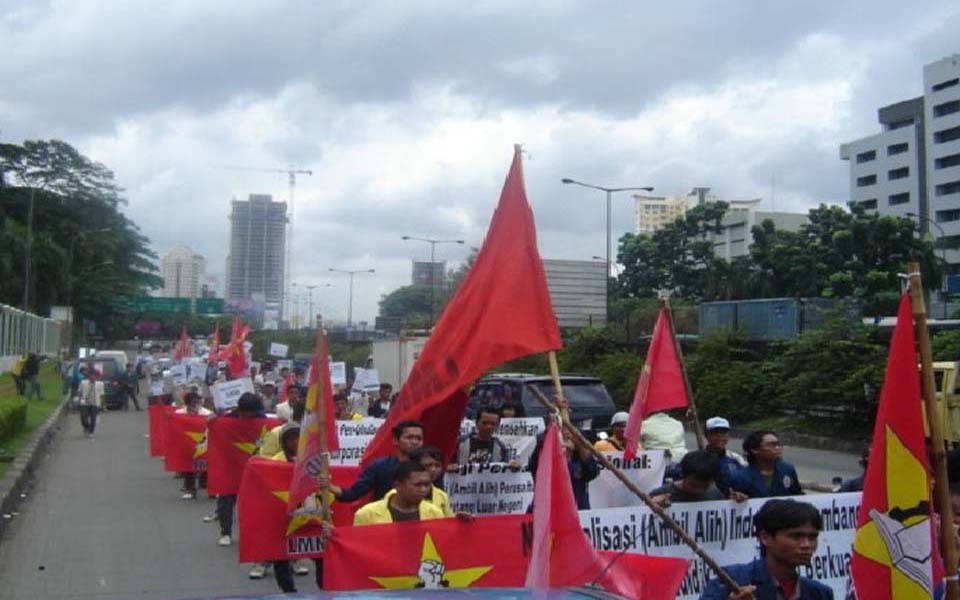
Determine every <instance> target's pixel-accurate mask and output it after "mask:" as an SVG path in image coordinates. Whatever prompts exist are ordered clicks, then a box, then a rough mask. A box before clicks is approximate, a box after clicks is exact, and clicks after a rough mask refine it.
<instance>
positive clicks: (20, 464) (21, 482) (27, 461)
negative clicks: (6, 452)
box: [0, 401, 67, 534]
mask: <svg viewBox="0 0 960 600" xmlns="http://www.w3.org/2000/svg"><path fill="white" fill-rule="evenodd" d="M66 407H67V403H66V401H64V402H61V403H60V406H58V407H57V408H56V410H54V411H53V414H51V415H50V416H49V417H48V418H47V420H46V422H45V423H44V424H43V425H41V426H40V427H38V428H37V429H36V431H34V432H33V434H31V435H30V439H29V440H28V441H27V445H26V446H24V448H23V449H22V450H21V451H20V453H19V454H18V455H17V457H16V458H15V459H14V460H13V463H11V467H10V469H9V470H8V471H7V473H6V475H4V476H3V479H0V512H2V513H3V514H5V515H6V514H10V513H12V512H14V511H15V510H16V508H17V505H18V504H19V503H20V500H21V498H20V494H21V493H22V492H23V490H24V489H25V488H26V487H27V483H28V482H29V481H30V479H31V477H32V476H33V473H34V471H35V470H36V467H37V463H39V462H40V458H41V454H42V452H43V450H45V449H46V448H47V446H48V445H49V444H50V440H51V439H52V438H53V434H54V433H55V432H56V430H57V428H58V427H59V425H60V421H61V420H62V419H63V416H64V415H65V414H66V413H67V410H66ZM10 521H11V519H3V518H0V534H2V533H3V531H4V530H5V529H6V528H7V526H8V525H9V523H10Z"/></svg>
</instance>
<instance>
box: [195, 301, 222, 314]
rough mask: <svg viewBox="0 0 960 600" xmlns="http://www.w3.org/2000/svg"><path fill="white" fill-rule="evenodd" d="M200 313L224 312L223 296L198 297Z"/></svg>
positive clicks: (198, 311)
mask: <svg viewBox="0 0 960 600" xmlns="http://www.w3.org/2000/svg"><path fill="white" fill-rule="evenodd" d="M195 312H196V313H197V314H198V315H221V314H223V298H197V309H196V311H195Z"/></svg>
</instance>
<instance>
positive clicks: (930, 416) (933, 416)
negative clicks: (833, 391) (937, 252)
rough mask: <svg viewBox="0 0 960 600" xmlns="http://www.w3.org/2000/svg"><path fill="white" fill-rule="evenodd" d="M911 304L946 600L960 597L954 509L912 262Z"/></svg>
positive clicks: (915, 267) (917, 278)
mask: <svg viewBox="0 0 960 600" xmlns="http://www.w3.org/2000/svg"><path fill="white" fill-rule="evenodd" d="M908 270H909V273H910V307H911V308H912V309H913V322H914V326H915V327H916V331H917V345H918V346H919V350H920V370H921V374H922V377H921V381H922V383H923V403H924V406H925V407H926V412H927V423H929V425H930V462H931V463H932V465H931V466H932V468H933V476H934V480H935V481H936V486H935V491H936V495H937V497H936V505H937V512H938V513H940V546H941V549H942V554H943V562H944V565H943V567H944V570H945V571H946V573H947V577H945V580H946V584H947V585H946V592H947V593H946V596H945V598H947V600H960V581H958V580H957V547H956V544H955V543H954V538H955V537H956V536H955V534H954V531H953V510H952V508H951V505H950V490H949V485H948V483H947V482H948V479H947V461H946V456H945V453H944V441H943V423H942V422H941V421H940V413H939V411H938V410H937V400H936V382H935V380H934V376H933V351H932V350H931V347H930V332H929V330H928V329H927V311H926V307H925V306H924V302H923V282H922V281H921V279H920V264H919V263H918V262H911V263H910V264H909V266H908Z"/></svg>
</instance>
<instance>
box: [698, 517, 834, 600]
mask: <svg viewBox="0 0 960 600" xmlns="http://www.w3.org/2000/svg"><path fill="white" fill-rule="evenodd" d="M753 527H754V532H755V535H756V536H757V540H758V541H759V542H760V558H757V559H756V560H754V561H752V562H749V563H745V564H738V565H731V566H728V567H724V568H725V570H726V571H727V573H729V574H730V576H731V577H732V578H733V579H734V580H735V581H736V582H737V584H739V585H740V586H741V588H740V589H741V592H740V593H739V594H737V593H734V592H731V591H729V590H727V589H726V587H725V586H724V584H723V582H721V581H720V580H719V579H717V578H714V579H711V580H710V581H709V582H708V583H707V588H706V589H705V590H704V592H703V594H701V595H700V600H752V599H754V598H757V599H760V600H767V599H769V600H776V599H784V600H833V590H831V589H830V588H828V587H827V586H825V585H824V584H822V583H820V582H818V581H814V580H812V579H808V578H806V577H801V576H800V575H799V574H798V573H797V568H798V567H802V566H807V565H809V564H810V560H811V558H812V557H813V554H814V553H815V552H816V551H817V539H818V537H819V535H820V531H821V530H822V529H823V521H822V519H821V517H820V511H818V510H817V509H816V507H814V506H813V505H812V504H808V503H806V502H797V501H796V500H789V499H785V500H780V499H773V500H768V501H767V502H766V503H765V504H764V505H763V507H761V508H760V510H759V511H757V514H756V515H755V516H754V518H753Z"/></svg>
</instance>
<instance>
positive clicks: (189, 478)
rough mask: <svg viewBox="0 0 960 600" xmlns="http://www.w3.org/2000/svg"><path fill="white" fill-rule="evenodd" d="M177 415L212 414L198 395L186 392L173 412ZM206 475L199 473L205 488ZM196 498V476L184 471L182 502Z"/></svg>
mask: <svg viewBox="0 0 960 600" xmlns="http://www.w3.org/2000/svg"><path fill="white" fill-rule="evenodd" d="M174 413H175V414H178V415H200V416H201V417H211V416H213V413H212V412H210V411H209V410H207V409H206V408H204V407H203V406H202V403H201V400H200V394H198V393H196V392H187V393H186V394H185V395H184V396H183V406H181V407H180V408H178V409H177V410H175V411H174ZM206 480H207V473H206V471H204V472H202V473H200V485H201V487H203V486H206V485H207V484H206ZM196 497H197V474H196V472H194V471H185V472H184V473H183V495H182V496H181V498H183V499H184V500H193V499H195V498H196Z"/></svg>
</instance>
